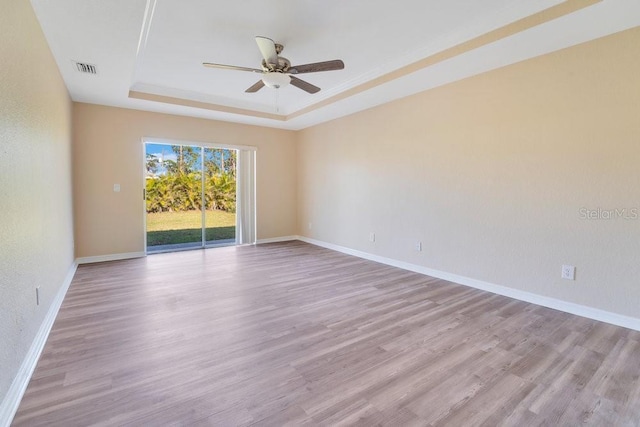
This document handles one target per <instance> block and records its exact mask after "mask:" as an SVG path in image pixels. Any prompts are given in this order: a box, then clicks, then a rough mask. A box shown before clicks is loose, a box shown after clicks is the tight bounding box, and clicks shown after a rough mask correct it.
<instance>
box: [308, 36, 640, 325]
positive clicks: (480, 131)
mask: <svg viewBox="0 0 640 427" xmlns="http://www.w3.org/2000/svg"><path fill="white" fill-rule="evenodd" d="M639 46H640V29H633V30H629V31H626V32H623V33H619V34H616V35H613V36H609V37H607V38H604V39H600V40H597V41H593V42H590V43H588V44H584V45H580V46H576V47H573V48H570V49H566V50H563V51H559V52H556V53H553V54H550V55H546V56H543V57H540V58H536V59H532V60H528V61H526V62H522V63H519V64H515V65H512V66H509V67H506V68H503V69H500V70H496V71H493V72H489V73H485V74H483V75H479V76H475V77H473V78H469V79H466V80H464V81H460V82H457V83H454V84H450V85H447V86H445V87H441V88H438V89H434V90H431V91H427V92H424V93H421V94H418V95H415V96H412V97H409V98H405V99H403V100H399V101H396V102H393V103H390V104H387V105H383V106H380V107H377V108H374V109H371V110H368V111H364V112H361V113H358V114H355V115H352V116H350V117H346V118H342V119H338V120H335V121H332V122H330V123H326V124H322V125H319V126H315V127H312V128H309V129H307V130H304V131H302V132H300V134H299V147H298V156H299V164H298V174H299V176H298V178H299V181H300V182H299V185H298V197H299V230H298V231H299V234H302V235H305V236H309V237H311V238H315V239H318V240H322V241H325V242H329V243H333V244H337V245H342V246H345V247H348V248H352V249H357V250H362V251H366V252H369V253H372V254H377V255H381V256H385V257H389V258H394V259H398V260H401V261H406V262H410V263H413V264H417V265H420V266H424V267H428V268H432V269H437V270H440V271H444V272H448V273H452V274H457V275H461V276H466V277H469V278H473V279H477V280H482V281H487V282H490V283H493V284H498V285H503V286H508V287H512V288H515V289H518V290H524V291H528V292H532V293H535V294H539V295H543V296H550V297H554V298H558V299H562V300H565V301H570V302H575V303H579V304H583V305H587V306H591V307H595V308H599V309H604V310H608V311H612V312H616V313H619V314H623V315H629V316H633V317H636V318H640V286H639V282H638V279H639V278H640V262H639V260H640V219H636V220H624V219H615V220H583V219H581V216H580V209H581V208H590V209H597V208H602V209H615V208H619V209H622V208H626V209H631V208H640V166H639V165H640V79H639V78H638V76H640V50H639ZM627 214H631V212H627ZM309 223H311V228H309ZM370 232H375V233H376V242H375V243H370V242H369V241H368V237H369V233H370ZM418 240H419V241H421V242H422V244H423V251H422V252H416V251H414V250H413V244H414V243H415V242H416V241H418ZM562 264H572V265H575V266H576V267H577V278H576V281H573V282H572V281H566V280H561V279H560V271H561V265H562Z"/></svg>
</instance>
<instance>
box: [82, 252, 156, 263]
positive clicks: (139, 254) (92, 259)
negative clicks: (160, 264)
mask: <svg viewBox="0 0 640 427" xmlns="http://www.w3.org/2000/svg"><path fill="white" fill-rule="evenodd" d="M144 256H146V254H145V253H144V252H125V253H121V254H110V255H98V256H87V257H82V258H77V259H76V263H77V264H78V265H80V264H92V263H94V262H105V261H119V260H122V259H131V258H142V257H144Z"/></svg>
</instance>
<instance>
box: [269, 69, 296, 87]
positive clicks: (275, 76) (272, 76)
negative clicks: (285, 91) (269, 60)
mask: <svg viewBox="0 0 640 427" xmlns="http://www.w3.org/2000/svg"><path fill="white" fill-rule="evenodd" d="M262 82H263V83H264V84H265V86H267V87H270V88H273V89H280V88H281V87H285V86H287V85H288V84H289V83H290V82H291V77H289V75H288V74H284V73H279V72H277V71H270V72H268V73H264V75H263V76H262Z"/></svg>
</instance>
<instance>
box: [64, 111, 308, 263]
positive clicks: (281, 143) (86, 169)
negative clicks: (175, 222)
mask: <svg viewBox="0 0 640 427" xmlns="http://www.w3.org/2000/svg"><path fill="white" fill-rule="evenodd" d="M73 119H74V126H73V128H74V130H73V140H74V151H73V164H74V195H75V231H76V256H78V257H90V256H99V255H110V254H121V253H130V252H140V251H143V250H144V226H143V204H142V189H143V161H142V155H143V151H142V138H144V137H156V138H166V139H177V140H183V141H202V142H211V143H220V144H234V145H251V146H255V147H257V153H256V175H257V188H256V191H257V207H256V210H257V232H258V239H266V238H270V237H279V236H287V235H292V234H295V231H296V219H295V215H296V179H295V174H296V168H295V154H296V151H295V145H294V143H295V134H294V133H293V132H289V131H284V130H277V129H268V128H262V127H256V126H247V125H240V124H234V123H225V122H217V121H212V120H204V119H196V118H189V117H182V116H173V115H166V114H158V113H149V112H143V111H136V110H127V109H121V108H113V107H104V106H97V105H91V104H80V103H75V104H74V108H73ZM113 184H120V185H121V192H120V193H114V192H113Z"/></svg>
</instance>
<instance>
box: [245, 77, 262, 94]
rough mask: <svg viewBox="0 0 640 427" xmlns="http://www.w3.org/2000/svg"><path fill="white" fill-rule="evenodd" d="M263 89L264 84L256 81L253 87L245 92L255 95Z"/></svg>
mask: <svg viewBox="0 0 640 427" xmlns="http://www.w3.org/2000/svg"><path fill="white" fill-rule="evenodd" d="M263 87H264V82H263V81H262V80H258V81H257V82H256V83H255V84H254V85H253V86H251V87H250V88H249V89H247V90H245V92H247V93H255V92H257V91H259V90H260V89H262V88H263Z"/></svg>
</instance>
